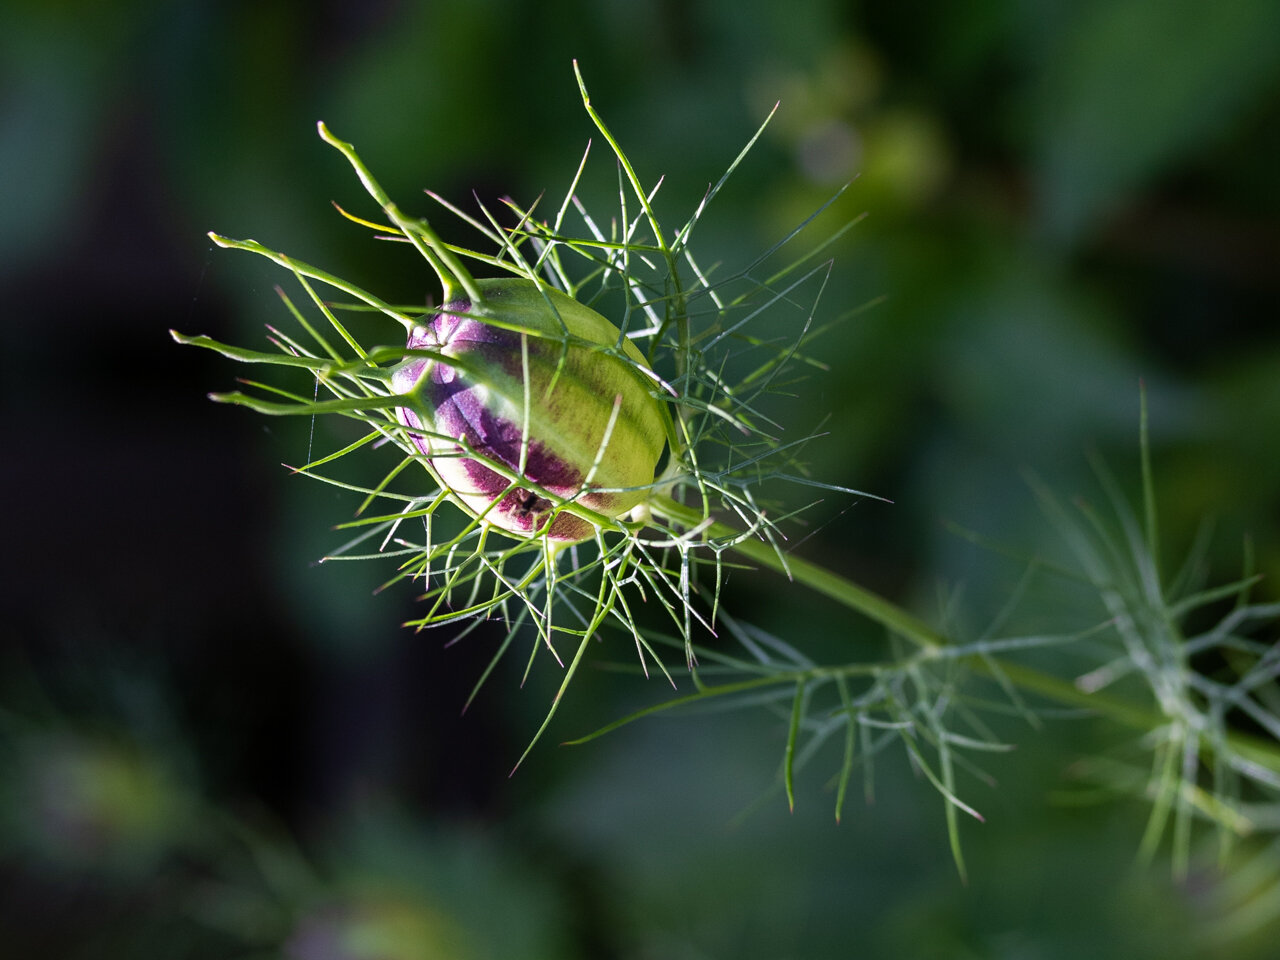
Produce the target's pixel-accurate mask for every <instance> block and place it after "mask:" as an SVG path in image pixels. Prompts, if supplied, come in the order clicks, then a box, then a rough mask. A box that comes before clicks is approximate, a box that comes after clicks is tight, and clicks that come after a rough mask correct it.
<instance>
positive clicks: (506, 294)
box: [392, 279, 666, 542]
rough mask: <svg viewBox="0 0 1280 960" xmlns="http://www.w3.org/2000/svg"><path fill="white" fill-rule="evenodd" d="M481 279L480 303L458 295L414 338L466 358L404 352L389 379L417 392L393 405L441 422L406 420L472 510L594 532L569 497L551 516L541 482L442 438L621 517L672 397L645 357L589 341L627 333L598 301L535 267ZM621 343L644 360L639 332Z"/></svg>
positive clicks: (645, 471)
mask: <svg viewBox="0 0 1280 960" xmlns="http://www.w3.org/2000/svg"><path fill="white" fill-rule="evenodd" d="M477 285H478V286H479V288H480V292H481V293H482V300H481V301H480V302H479V303H475V304H473V303H471V302H470V301H469V300H466V299H460V300H454V301H452V302H450V303H447V304H445V306H444V307H443V308H441V310H440V312H439V313H437V314H435V315H434V316H432V317H430V318H429V319H427V318H423V319H424V321H425V322H424V323H421V324H420V325H418V326H416V327H414V329H413V332H412V334H411V335H410V337H409V343H408V347H409V349H422V350H432V351H438V352H439V353H441V354H443V355H444V356H445V357H456V358H457V359H458V363H457V364H456V365H451V364H449V363H447V362H446V361H444V360H440V359H436V358H429V357H410V358H408V359H406V361H405V362H404V363H403V364H402V365H401V366H400V367H399V368H397V369H396V371H395V373H394V374H393V376H392V385H393V387H394V388H395V390H396V392H397V393H400V394H410V395H413V396H414V398H415V399H416V400H417V403H416V404H415V405H413V406H404V407H399V408H397V411H396V414H397V417H398V419H399V420H400V422H401V423H402V424H404V426H406V427H407V428H409V429H410V430H415V429H419V430H425V431H429V432H430V433H432V434H434V435H435V436H423V435H421V434H413V433H411V434H410V436H411V438H412V441H413V443H414V445H415V446H416V447H417V448H418V449H419V450H421V451H422V453H423V454H424V455H426V456H427V457H429V458H430V460H431V465H432V467H433V468H434V469H435V472H436V474H437V475H438V476H439V477H440V478H441V479H442V480H443V481H444V483H445V484H446V485H447V486H448V487H449V488H450V490H451V492H452V493H453V494H454V495H455V496H456V497H457V498H458V499H459V500H460V501H461V502H462V504H463V505H465V506H466V507H467V508H468V509H469V510H471V511H472V512H473V513H474V514H475V515H477V516H479V515H483V517H484V519H485V520H486V521H487V522H488V523H491V524H493V525H494V526H497V527H500V528H501V529H503V530H506V531H508V532H510V533H513V534H517V535H519V536H532V535H534V534H540V535H543V536H546V537H549V538H550V539H552V540H556V541H561V542H576V541H579V540H585V539H587V538H588V537H590V536H592V534H593V526H592V524H591V522H590V521H589V520H586V519H585V518H582V517H579V516H576V515H574V514H573V513H571V512H569V511H567V510H562V511H560V512H559V513H557V514H556V516H555V519H554V520H553V521H551V522H550V523H549V524H548V521H549V520H550V519H551V513H552V510H553V508H554V507H555V505H556V504H555V503H553V502H552V501H551V500H550V499H548V498H547V497H545V496H543V495H542V494H541V493H539V492H538V491H537V490H534V489H531V488H526V487H524V486H517V487H516V488H514V489H510V488H511V483H512V481H511V480H509V479H508V478H507V477H505V476H503V475H502V474H500V473H499V472H497V471H496V470H494V469H492V468H491V467H490V466H487V465H486V464H485V463H484V462H482V461H481V460H480V459H478V458H471V457H466V456H460V455H459V454H460V453H462V452H463V450H464V448H463V447H462V446H461V445H460V444H458V443H456V442H450V441H448V440H445V439H442V438H443V437H449V438H453V439H454V440H460V441H463V442H465V444H466V449H469V450H470V451H472V452H474V453H476V454H478V455H480V456H481V457H484V458H485V459H486V460H490V461H492V462H494V463H496V464H502V465H503V466H505V467H506V468H507V469H509V470H510V471H511V472H512V473H513V474H516V475H517V476H520V477H523V478H525V479H527V480H528V481H529V483H530V485H531V486H536V487H537V488H540V489H541V490H542V491H545V492H549V493H551V494H554V495H555V496H556V497H559V498H562V499H563V500H566V501H572V502H574V503H578V504H581V505H582V506H584V507H588V508H590V509H591V510H593V511H596V512H597V513H602V514H605V515H606V516H609V517H619V516H622V515H623V514H624V513H626V512H627V511H628V510H630V509H631V508H632V507H634V506H636V505H637V504H639V503H641V502H643V501H644V500H645V499H646V498H647V497H648V495H649V491H648V490H647V489H643V488H644V487H646V486H647V485H648V484H651V483H652V482H653V479H654V470H655V469H656V467H657V464H658V459H659V457H660V456H661V455H662V450H663V447H664V446H665V443H666V430H665V427H664V423H665V417H664V411H663V407H662V403H661V401H660V400H658V399H657V398H656V397H655V396H654V395H653V393H652V390H653V383H652V381H650V380H649V379H648V378H646V377H645V376H644V374H642V373H641V372H640V371H639V370H638V369H636V367H635V366H633V365H632V364H631V363H628V362H627V361H625V360H623V359H622V358H620V357H618V356H616V355H613V354H610V353H607V352H605V351H603V350H597V349H593V348H592V347H591V346H588V345H587V344H599V345H601V346H604V347H613V346H615V345H616V344H617V343H618V339H619V331H618V328H617V327H615V326H614V325H613V324H612V323H610V322H609V321H608V320H606V319H605V318H604V317H602V316H601V315H600V314H598V313H596V312H595V311H594V310H592V309H590V308H588V307H585V306H583V305H582V304H580V303H578V302H577V301H576V300H573V299H572V298H570V297H568V296H565V295H564V294H562V293H560V292H559V291H556V290H552V289H549V288H544V287H541V286H539V285H538V284H536V283H534V282H533V281H530V280H521V279H501V280H479V281H477ZM513 328H518V329H513ZM521 331H524V332H521ZM566 332H567V334H568V336H567V337H566ZM622 349H623V351H624V352H625V353H626V355H627V356H628V357H630V358H631V359H632V360H633V361H634V362H635V363H636V364H640V365H643V363H644V358H643V357H642V355H641V354H640V351H639V350H637V349H636V348H635V347H634V346H633V345H632V344H631V343H630V342H629V341H623V344H622ZM615 406H616V407H617V414H616V416H615V414H614V408H615ZM526 408H527V409H526ZM610 421H612V423H613V426H612V429H610V426H609V425H610ZM606 438H607V439H606ZM597 461H598V462H597ZM593 466H594V470H593ZM627 488H641V489H627ZM504 492H505V495H504ZM499 497H501V500H500V502H498V503H494V501H495V500H497V499H498V498H499ZM491 504H492V506H491Z"/></svg>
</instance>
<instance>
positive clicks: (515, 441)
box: [392, 300, 616, 542]
mask: <svg viewBox="0 0 1280 960" xmlns="http://www.w3.org/2000/svg"><path fill="white" fill-rule="evenodd" d="M470 307H471V304H470V301H467V300H455V301H452V302H450V303H448V304H446V305H445V307H444V308H443V309H442V311H441V312H440V313H437V314H436V315H435V316H434V317H433V318H432V319H431V321H430V323H429V324H427V326H425V327H415V328H414V330H413V332H412V334H411V335H410V337H409V342H408V344H407V346H408V348H409V349H411V350H412V349H439V350H441V351H442V352H449V353H454V354H461V353H466V354H467V355H468V356H475V357H477V359H482V360H486V361H489V362H491V363H494V364H496V365H500V366H501V367H502V368H503V369H505V370H506V371H507V372H508V373H509V374H511V375H513V376H520V375H521V374H522V372H523V371H522V369H521V368H522V365H523V364H522V360H521V345H520V335H519V334H518V333H514V332H513V331H510V330H505V329H502V328H500V327H494V326H491V325H489V324H485V323H481V322H479V321H477V320H473V319H471V318H469V317H461V316H456V314H457V313H465V312H467V311H468V310H469V309H470ZM539 348H540V345H539V344H538V343H537V341H532V342H530V347H529V348H528V349H530V350H531V351H533V350H537V349H539ZM513 358H514V361H513ZM429 362H430V361H428V360H427V359H426V358H425V357H422V358H417V359H411V360H409V361H408V362H406V363H405V364H403V365H402V366H401V367H400V368H399V369H397V370H396V371H395V373H394V374H393V375H392V384H393V386H394V388H395V389H396V391H397V392H401V393H404V392H407V391H409V390H411V389H413V387H414V385H415V384H418V382H419V380H420V379H421V377H422V374H423V371H424V369H425V368H426V366H427V364H428V363H429ZM419 386H420V389H421V391H422V397H423V400H424V402H425V404H426V405H427V406H428V407H429V408H430V409H431V410H432V412H433V421H434V422H433V424H432V426H431V427H429V429H430V430H431V431H432V432H433V433H436V434H444V435H445V436H449V437H453V438H455V439H461V440H463V441H465V442H466V443H467V445H468V446H469V447H470V448H471V449H472V450H473V451H475V452H476V453H479V454H482V455H483V456H485V457H486V458H488V459H491V460H494V461H497V462H499V463H502V464H504V465H505V466H506V467H507V468H508V469H510V470H511V471H512V472H513V473H520V460H521V452H522V450H523V448H524V447H526V446H527V447H528V452H527V454H526V455H525V457H524V461H525V463H524V471H523V474H522V475H523V476H524V477H527V478H528V479H529V480H530V481H531V482H532V483H534V484H536V485H537V486H539V487H542V488H543V489H545V490H548V491H550V492H551V493H554V494H556V495H557V496H559V497H563V498H565V499H573V498H576V499H577V501H578V502H580V503H582V504H583V505H584V506H587V507H589V508H591V509H593V510H602V511H607V510H608V508H609V506H610V504H611V503H612V502H613V501H614V500H615V499H616V498H615V496H614V495H613V494H608V493H593V492H583V491H582V473H581V472H580V471H579V470H577V469H576V468H575V467H574V466H572V465H571V464H569V463H567V462H566V461H564V460H563V459H561V458H560V457H557V456H555V455H554V454H553V453H551V452H549V451H547V450H546V449H545V448H544V446H543V445H542V444H541V443H539V442H538V441H537V440H534V439H530V440H529V441H528V442H527V444H526V443H525V442H524V431H523V428H522V425H521V424H520V423H514V422H512V421H511V420H508V419H506V418H503V417H498V416H495V415H494V413H493V412H492V411H491V410H490V409H489V408H488V407H487V406H486V405H485V403H484V400H483V397H482V394H483V390H484V388H483V387H477V386H475V385H472V384H469V383H468V381H467V379H466V378H465V377H463V376H460V375H459V372H458V371H457V370H455V369H454V368H453V367H451V366H449V365H448V364H446V363H443V362H440V361H437V362H435V363H434V364H433V365H432V367H431V371H430V374H429V375H428V377H427V380H426V382H425V383H421V384H419ZM396 412H397V415H398V418H399V420H400V422H401V423H403V424H404V425H405V426H406V427H408V428H410V429H414V428H418V429H424V424H423V422H422V420H421V418H419V417H418V415H417V414H416V413H415V412H414V411H413V410H411V409H408V408H404V407H401V408H398V409H397V411H396ZM411 438H412V440H413V443H414V446H416V447H417V448H418V449H419V450H420V451H421V452H422V453H423V454H424V455H426V456H428V457H432V463H433V464H434V465H435V467H436V470H437V471H438V472H439V473H440V474H441V476H442V478H443V479H444V480H445V481H446V482H447V483H449V485H450V486H451V487H452V488H453V490H454V492H455V493H457V494H458V495H459V496H461V497H463V499H464V500H467V501H469V502H470V504H471V506H472V508H473V509H476V508H478V507H480V508H483V505H485V504H488V503H490V502H492V501H493V500H494V498H496V497H497V496H498V495H499V494H501V493H502V491H504V490H506V489H508V488H509V487H510V485H511V482H510V481H509V480H508V479H507V478H506V477H504V476H502V475H501V474H499V473H497V472H496V471H494V470H492V469H490V468H489V467H487V466H486V465H485V464H483V463H481V462H480V461H478V460H472V459H469V458H464V457H449V456H441V455H440V454H441V451H440V449H439V447H440V442H439V441H436V449H435V450H434V451H433V450H432V443H431V441H430V440H429V439H428V438H426V437H422V436H418V435H412V434H411ZM454 452H457V453H461V452H462V447H461V446H458V447H455V448H454ZM464 478H465V480H464ZM553 507H554V504H553V503H552V501H550V500H548V499H546V498H545V497H541V496H538V495H537V494H536V493H535V492H534V491H532V490H528V489H526V488H524V487H517V488H515V489H514V490H512V491H511V492H510V493H508V494H507V495H506V496H504V497H503V498H502V500H501V501H500V502H499V503H497V504H496V505H494V506H492V507H490V508H488V512H487V513H486V514H485V515H486V516H487V517H489V518H491V519H492V520H494V521H495V522H497V523H498V525H499V526H501V527H504V528H506V529H509V530H512V531H513V532H518V533H523V534H534V533H538V532H540V531H542V530H543V527H545V525H546V523H547V520H548V515H549V514H550V511H551V510H552V508H553ZM477 512H479V510H478V511H477ZM592 531H593V526H592V524H591V523H590V521H588V520H585V519H583V518H581V517H578V516H575V515H574V514H571V513H568V512H563V511H562V512H561V513H560V514H558V515H557V517H556V519H555V521H554V523H552V525H551V528H550V529H549V530H547V531H545V533H546V535H547V536H549V537H550V538H551V539H553V540H564V541H571V542H573V541H579V540H584V539H586V538H588V537H590V536H591V534H592Z"/></svg>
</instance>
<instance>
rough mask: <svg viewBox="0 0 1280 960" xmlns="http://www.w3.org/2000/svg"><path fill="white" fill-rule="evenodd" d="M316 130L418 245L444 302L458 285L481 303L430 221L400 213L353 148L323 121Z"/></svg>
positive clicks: (477, 290)
mask: <svg viewBox="0 0 1280 960" xmlns="http://www.w3.org/2000/svg"><path fill="white" fill-rule="evenodd" d="M316 129H317V130H318V131H319V132H320V139H321V140H323V141H324V142H325V143H327V144H329V145H330V146H331V147H333V148H335V149H336V150H337V151H338V152H339V153H341V154H342V155H343V156H344V157H346V158H347V162H348V163H350V164H351V167H352V169H353V170H355V172H356V176H358V177H359V178H360V182H361V183H362V184H364V188H365V190H367V191H368V193H369V196H371V197H373V199H374V200H376V201H378V203H379V204H380V205H381V207H382V211H383V213H385V214H386V215H387V216H388V217H389V218H390V219H391V222H392V223H394V224H395V225H396V226H397V227H399V228H400V232H401V233H403V234H404V235H405V238H406V239H408V241H409V242H410V243H412V244H413V245H414V247H415V248H417V250H418V252H419V253H421V254H422V256H423V258H424V259H425V260H426V261H427V263H429V264H430V265H431V269H432V270H434V271H435V273H436V276H437V277H439V278H440V286H441V287H442V288H443V291H444V301H445V302H446V303H448V302H449V301H450V300H454V299H456V293H457V288H458V287H459V286H461V287H462V289H463V290H465V291H466V293H467V299H469V300H470V301H471V302H472V303H473V304H477V303H480V302H482V301H483V300H484V297H483V295H482V294H481V292H480V288H479V287H478V286H477V285H476V282H475V280H473V279H472V277H471V274H470V273H469V272H468V271H467V268H466V267H464V266H463V265H462V261H461V260H459V259H458V258H457V257H456V256H455V255H454V253H453V251H452V250H450V249H449V248H448V246H446V245H445V243H444V241H443V240H441V239H440V237H439V236H437V235H436V232H435V231H434V230H433V229H431V224H429V223H427V221H426V220H424V219H422V218H417V219H410V218H409V217H406V216H405V215H404V214H403V213H401V212H400V208H399V207H397V206H396V205H395V203H394V202H393V201H392V200H391V198H390V197H389V196H387V192H386V191H385V190H383V189H382V185H381V184H379V183H378V181H377V180H376V179H374V176H373V174H372V173H370V172H369V168H368V167H366V166H365V165H364V161H363V160H361V159H360V157H359V155H358V154H357V153H356V150H355V147H353V146H352V145H351V144H349V143H347V142H345V141H343V140H339V139H338V138H337V137H335V136H334V135H333V134H332V133H330V132H329V128H328V127H326V126H325V125H324V122H323V121H321V122H320V123H317V124H316Z"/></svg>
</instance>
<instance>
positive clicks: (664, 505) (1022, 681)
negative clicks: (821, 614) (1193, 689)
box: [649, 497, 1280, 773]
mask: <svg viewBox="0 0 1280 960" xmlns="http://www.w3.org/2000/svg"><path fill="white" fill-rule="evenodd" d="M649 508H650V510H652V512H653V513H654V514H655V515H657V516H661V517H665V518H666V519H667V520H670V521H672V522H674V523H676V524H679V525H681V526H687V527H694V526H697V525H698V524H699V523H700V522H701V521H702V511H700V510H697V509H695V508H692V507H687V506H685V505H684V504H680V503H677V502H676V501H674V500H672V499H671V498H670V497H655V498H654V499H653V500H652V501H651V502H650V504H649ZM702 534H703V536H705V537H707V538H709V539H713V538H722V539H725V540H732V539H733V538H735V537H737V538H739V539H738V540H737V542H736V543H733V544H732V546H731V548H730V549H732V550H733V551H734V552H736V553H738V554H740V555H742V556H743V557H745V558H747V559H749V560H751V561H753V562H755V563H758V564H759V565H760V566H762V567H768V568H769V569H770V570H774V571H777V572H778V573H782V574H785V575H786V576H787V578H788V579H790V580H794V581H798V582H800V583H803V584H804V585H805V586H807V587H809V588H810V589H812V590H815V591H817V592H818V593H821V594H822V595H823V596H826V597H830V598H831V599H832V600H835V601H836V602H837V603H840V604H842V605H843V606H845V607H848V608H849V609H850V610H856V611H858V612H859V613H861V614H863V615H864V616H866V617H868V618H870V619H871V620H874V621H875V622H877V623H879V624H882V625H883V626H885V627H887V628H888V629H889V630H891V631H893V632H894V633H896V634H898V635H899V636H901V637H903V638H905V639H907V640H909V641H911V642H912V643H915V644H916V645H917V646H919V647H920V648H921V650H922V651H924V652H932V651H937V650H940V649H941V648H942V647H945V646H948V645H950V644H951V640H950V639H949V638H948V637H946V636H944V635H943V634H941V633H939V632H938V631H936V630H934V629H933V628H932V627H930V626H929V625H928V624H926V623H924V622H923V621H922V620H920V619H918V618H917V617H915V616H914V615H912V614H910V613H908V612H907V611H906V610H903V609H902V608H901V607H899V606H898V605H897V604H895V603H893V602H892V601H890V600H887V599H885V598H884V597H881V596H880V595H879V594H876V593H873V592H872V591H870V590H867V589H866V588H864V587H860V586H858V584H856V583H854V582H853V581H851V580H848V579H846V578H844V577H842V576H840V575H839V574H837V573H833V572H832V571H830V570H828V569H827V568H826V567H822V566H819V565H818V564H816V563H813V562H811V561H808V560H804V559H801V558H799V557H785V556H783V555H782V554H780V553H779V552H778V551H776V550H775V549H774V548H773V547H772V546H771V545H770V544H768V543H766V542H764V541H762V540H759V539H756V538H754V537H750V538H747V539H741V535H742V534H741V531H739V530H735V529H733V528H731V527H729V526H727V525H725V524H722V523H712V524H711V525H710V526H708V527H706V528H705V529H704V530H703V531H702ZM966 659H967V661H968V662H969V663H970V664H971V665H972V666H973V667H974V669H976V670H979V671H982V672H984V673H988V674H991V675H993V676H995V675H997V673H1001V674H1003V675H1004V676H1005V677H1006V678H1008V680H1009V681H1010V682H1011V683H1014V684H1016V685H1017V686H1019V687H1021V688H1022V689H1024V690H1030V691H1032V692H1034V693H1038V694H1040V695H1041V696H1043V697H1047V698H1049V699H1051V700H1056V701H1057V702H1058V703H1062V704H1066V705H1068V706H1073V707H1083V708H1085V709H1088V710H1093V711H1095V712H1097V713H1101V714H1105V715H1106V716H1108V717H1110V718H1111V719H1112V720H1115V721H1116V722H1118V723H1122V724H1124V725H1125V726H1128V727H1133V728H1135V729H1138V730H1144V731H1146V730H1154V729H1156V728H1157V727H1159V726H1161V725H1162V724H1163V723H1165V722H1166V720H1165V717H1164V716H1163V715H1162V714H1161V713H1160V712H1159V711H1158V710H1156V709H1154V708H1148V707H1143V706H1141V705H1139V704H1135V703H1133V702H1131V701H1128V700H1123V699H1120V698H1117V697H1112V696H1107V695H1106V694H1102V693H1088V692H1086V691H1084V690H1081V689H1080V688H1079V687H1077V686H1076V685H1075V684H1074V683H1072V682H1071V681H1069V680H1063V679H1062V678H1060V677H1055V676H1053V675H1052V674H1048V673H1044V672H1042V671H1039V670H1036V669H1034V668H1032V667H1027V666H1023V665H1022V664H1017V663H1010V662H1008V661H1006V660H999V661H995V660H993V659H991V658H983V657H981V656H978V655H974V656H973V657H969V658H966ZM1226 741H1227V743H1228V744H1229V745H1230V746H1231V748H1232V749H1233V750H1234V751H1235V752H1236V753H1237V754H1238V755H1239V756H1240V757H1243V758H1244V759H1246V760H1249V761H1250V762H1252V763H1256V764H1258V765H1259V766H1262V767H1265V768H1266V769H1268V770H1271V771H1273V772H1276V773H1280V744H1276V743H1275V742H1273V741H1271V740H1266V739H1263V738H1261V737H1256V736H1252V735H1249V734H1245V733H1240V732H1237V731H1229V732H1227V734H1226Z"/></svg>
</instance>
